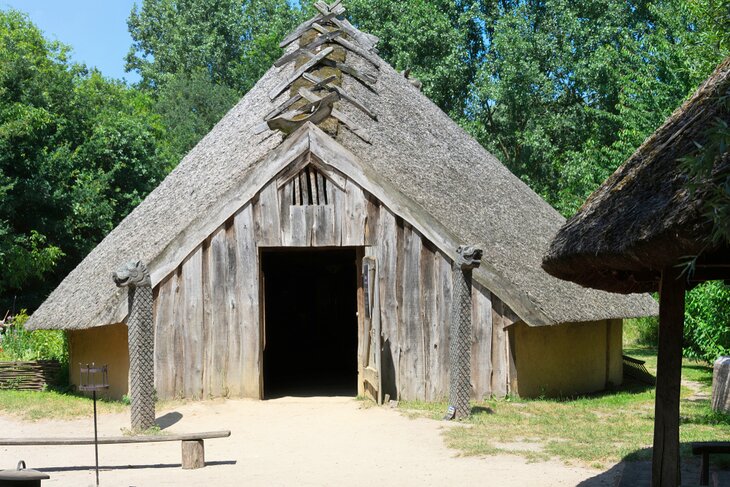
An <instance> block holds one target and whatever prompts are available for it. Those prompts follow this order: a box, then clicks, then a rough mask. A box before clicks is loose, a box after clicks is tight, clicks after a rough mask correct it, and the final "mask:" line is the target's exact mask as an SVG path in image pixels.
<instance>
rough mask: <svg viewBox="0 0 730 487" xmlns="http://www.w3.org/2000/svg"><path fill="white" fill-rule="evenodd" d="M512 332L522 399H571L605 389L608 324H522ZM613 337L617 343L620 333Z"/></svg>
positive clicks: (614, 353)
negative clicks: (544, 397)
mask: <svg viewBox="0 0 730 487" xmlns="http://www.w3.org/2000/svg"><path fill="white" fill-rule="evenodd" d="M616 328H619V329H620V327H618V326H616ZM511 331H512V332H513V333H515V348H516V350H515V352H516V353H515V355H516V357H515V359H516V366H517V377H518V384H519V394H520V396H522V397H538V396H542V395H545V396H568V395H574V394H585V393H589V392H595V391H600V390H602V389H604V388H605V386H606V375H607V374H606V370H607V368H606V338H607V335H608V334H607V322H606V321H595V322H589V323H569V324H564V325H558V326H545V327H529V326H527V325H525V324H524V323H523V322H519V323H517V324H515V325H514V326H513V327H512V330H511ZM611 336H612V339H613V340H614V341H615V340H616V337H617V332H613V333H612V334H611ZM619 343H620V342H619ZM617 345H618V344H617ZM616 348H617V349H616V351H614V352H611V356H612V357H613V356H615V355H616V354H618V355H617V356H618V357H620V354H621V348H620V346H618V347H616ZM613 360H617V359H616V358H614V359H613ZM612 373H613V374H616V373H617V372H612Z"/></svg>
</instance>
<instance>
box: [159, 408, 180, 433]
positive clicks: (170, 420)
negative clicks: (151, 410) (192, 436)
mask: <svg viewBox="0 0 730 487" xmlns="http://www.w3.org/2000/svg"><path fill="white" fill-rule="evenodd" d="M182 417H183V415H182V414H180V413H178V412H177V411H172V412H170V413H167V414H163V415H162V416H160V417H159V418H157V419H156V420H155V423H156V424H157V426H159V427H160V429H163V430H164V429H167V428H169V427H170V426H172V425H173V424H175V423H177V422H178V421H180V420H181V419H182Z"/></svg>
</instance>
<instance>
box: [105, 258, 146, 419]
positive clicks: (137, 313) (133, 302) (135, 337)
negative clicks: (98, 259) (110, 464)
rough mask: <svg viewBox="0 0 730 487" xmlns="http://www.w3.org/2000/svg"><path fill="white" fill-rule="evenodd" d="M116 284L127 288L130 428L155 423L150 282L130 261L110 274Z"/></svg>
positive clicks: (139, 266)
mask: <svg viewBox="0 0 730 487" xmlns="http://www.w3.org/2000/svg"><path fill="white" fill-rule="evenodd" d="M112 278H113V279H114V282H115V283H116V285H117V286H119V287H128V288H129V291H128V298H127V299H128V303H129V317H128V318H127V328H128V337H129V379H130V380H129V383H130V385H129V389H130V390H129V397H130V399H131V403H132V430H135V431H141V430H146V429H148V428H151V427H152V426H154V424H155V363H154V347H155V342H154V330H153V324H152V283H151V281H150V274H149V272H147V267H146V266H145V265H144V264H143V263H142V261H136V262H129V263H127V264H126V265H124V266H122V268H121V269H119V270H118V271H117V272H115V273H113V274H112Z"/></svg>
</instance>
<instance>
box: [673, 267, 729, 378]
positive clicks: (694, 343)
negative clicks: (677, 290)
mask: <svg viewBox="0 0 730 487" xmlns="http://www.w3.org/2000/svg"><path fill="white" fill-rule="evenodd" d="M685 306H686V308H685V315H684V343H683V348H684V356H685V357H687V358H691V359H695V360H704V361H706V362H709V363H712V362H714V361H715V360H716V359H717V357H719V356H720V355H730V286H727V285H725V284H723V283H722V281H710V282H706V283H704V284H701V285H700V286H697V287H696V288H695V289H693V290H692V291H690V292H688V293H687V297H686V304H685Z"/></svg>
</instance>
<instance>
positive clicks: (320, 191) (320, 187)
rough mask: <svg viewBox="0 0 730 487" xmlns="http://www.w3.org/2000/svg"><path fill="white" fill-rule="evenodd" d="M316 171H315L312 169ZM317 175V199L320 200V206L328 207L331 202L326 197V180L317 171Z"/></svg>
mask: <svg viewBox="0 0 730 487" xmlns="http://www.w3.org/2000/svg"><path fill="white" fill-rule="evenodd" d="M312 170H314V169H312ZM316 174H317V199H318V200H319V204H320V205H327V204H330V201H328V200H327V195H326V189H325V184H326V183H325V178H324V176H322V173H320V172H319V171H316Z"/></svg>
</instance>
